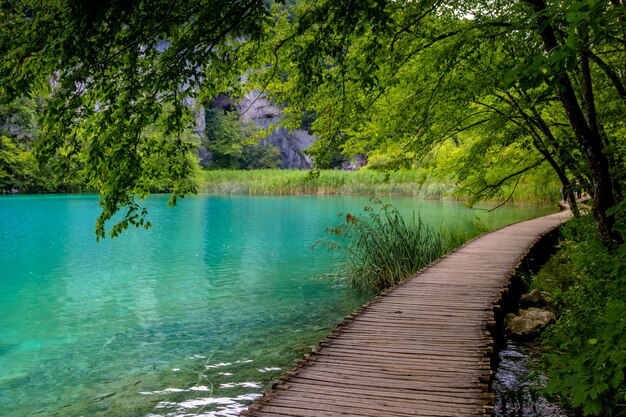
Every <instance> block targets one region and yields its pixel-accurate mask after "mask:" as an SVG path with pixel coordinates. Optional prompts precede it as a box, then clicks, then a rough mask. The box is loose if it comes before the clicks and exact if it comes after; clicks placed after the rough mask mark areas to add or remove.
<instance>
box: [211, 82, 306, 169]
mask: <svg viewBox="0 0 626 417" xmlns="http://www.w3.org/2000/svg"><path fill="white" fill-rule="evenodd" d="M214 104H215V106H216V107H218V108H221V109H224V110H227V111H228V110H231V111H232V110H236V111H237V112H238V113H239V114H240V115H241V117H242V119H243V120H246V121H251V122H254V123H255V124H256V125H257V126H258V127H259V128H261V129H268V128H269V127H270V126H272V125H276V124H277V123H278V122H279V121H280V119H281V118H282V117H283V115H282V113H281V110H280V107H279V106H277V105H276V104H274V103H273V102H272V101H271V100H269V99H268V98H267V97H266V96H265V95H264V94H262V93H259V92H258V91H253V92H250V93H247V94H246V95H245V96H244V97H243V98H242V99H241V100H239V101H235V100H233V99H231V98H230V97H228V96H226V95H224V94H220V95H219V96H217V97H216V98H215V100H214ZM316 139H317V137H316V136H314V135H311V134H310V133H309V132H307V131H306V130H304V129H296V130H289V129H286V128H284V127H282V126H279V127H276V128H274V130H273V131H272V133H270V135H269V136H267V137H266V138H264V139H263V143H264V144H270V145H273V146H275V147H277V148H278V149H279V150H280V155H281V163H280V165H279V166H280V168H286V169H310V168H312V167H313V161H312V160H311V157H310V156H308V155H306V154H305V153H304V151H305V150H306V149H307V148H308V147H309V146H311V145H312V144H313V142H315V140H316Z"/></svg>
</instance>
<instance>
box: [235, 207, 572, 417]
mask: <svg viewBox="0 0 626 417" xmlns="http://www.w3.org/2000/svg"><path fill="white" fill-rule="evenodd" d="M566 219H567V214H566V213H557V214H552V215H549V216H545V217H540V218H538V219H534V220H529V221H525V222H522V223H518V224H514V225H511V226H508V227H505V228H503V229H500V230H498V231H495V232H493V233H489V234H487V235H484V236H482V237H480V238H477V239H475V240H473V241H471V242H469V243H468V244H466V245H464V246H462V247H461V248H459V249H457V250H456V251H454V252H453V253H451V254H450V255H448V256H446V257H444V258H442V259H441V260H439V261H438V262H436V263H435V264H433V265H431V266H430V267H428V268H426V269H424V270H423V271H422V272H420V273H418V274H417V275H416V276H414V277H413V278H412V279H410V280H408V281H406V282H405V283H403V284H401V285H399V286H397V287H395V288H393V289H390V290H388V291H386V292H385V293H383V294H381V295H379V296H377V297H376V298H375V299H374V300H372V302H370V303H369V304H367V305H366V306H364V307H363V308H361V309H360V310H359V311H358V312H357V313H356V314H354V315H353V316H350V317H348V318H347V319H346V320H345V321H344V322H343V323H342V324H341V325H340V326H339V327H338V328H337V329H336V330H335V331H334V332H333V333H332V334H331V335H330V336H329V337H328V338H327V339H326V340H324V341H323V342H321V343H320V346H319V347H318V348H316V349H315V350H314V352H313V353H312V354H310V355H307V357H306V358H305V360H303V361H302V362H301V363H300V364H299V365H298V366H296V368H294V369H293V370H292V371H291V372H290V373H288V374H286V375H285V376H284V377H283V379H282V380H281V381H280V382H278V383H277V384H275V385H274V386H273V389H272V391H270V392H268V393H266V395H265V396H264V397H263V398H261V399H260V400H258V401H257V402H255V403H254V404H253V405H252V406H251V407H250V408H249V410H247V411H244V412H243V413H242V414H241V415H242V416H264V417H278V416H312V417H334V416H368V417H383V416H463V417H467V416H488V415H491V413H492V412H493V394H491V393H489V392H488V382H489V380H490V378H491V366H490V353H491V352H492V344H493V341H492V337H491V335H490V333H489V331H488V330H487V327H488V326H491V325H493V324H495V323H494V308H497V307H494V306H495V305H496V304H497V303H498V300H499V299H500V296H501V294H502V292H503V291H506V287H507V285H508V282H509V279H510V277H511V276H512V274H513V273H514V271H515V269H516V267H517V266H518V265H519V263H520V261H521V260H522V258H523V257H524V255H525V254H526V253H527V252H528V250H529V249H530V248H531V247H532V246H533V245H534V243H536V242H537V241H538V240H539V238H540V236H542V235H543V234H545V233H547V232H548V231H550V230H552V229H553V228H555V227H556V226H558V225H559V224H560V223H562V222H563V221H565V220H566Z"/></svg>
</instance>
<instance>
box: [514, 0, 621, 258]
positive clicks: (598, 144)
mask: <svg viewBox="0 0 626 417" xmlns="http://www.w3.org/2000/svg"><path fill="white" fill-rule="evenodd" d="M524 1H525V2H526V3H527V4H529V5H531V6H532V7H533V10H534V11H535V12H536V13H537V30H538V31H539V34H540V36H541V39H542V41H543V45H544V49H545V50H546V52H550V51H552V50H553V49H555V48H557V47H558V42H557V39H556V36H555V33H554V28H553V27H552V25H551V24H550V22H549V20H548V18H547V17H546V16H545V14H544V13H545V11H546V4H545V2H544V0H524ZM555 76H556V77H557V81H558V84H559V98H560V101H561V103H562V104H563V108H564V109H565V113H566V114H567V117H568V119H569V122H570V125H571V127H572V129H573V130H574V134H575V135H576V138H577V140H578V144H579V147H580V150H581V152H582V154H583V156H584V158H585V161H586V163H587V165H588V167H589V171H590V173H591V176H592V180H593V195H594V200H593V215H594V218H595V220H596V225H597V227H598V232H599V233H600V237H601V239H602V243H603V244H604V245H605V246H606V247H607V248H612V247H614V246H615V245H616V243H618V242H619V241H620V240H621V238H620V236H619V234H617V233H615V232H614V231H613V224H614V223H615V217H614V216H612V215H607V213H606V212H607V210H608V209H609V208H611V207H613V206H615V198H614V196H613V187H612V183H611V174H610V171H609V163H608V160H607V158H606V156H605V155H604V150H603V145H602V140H601V138H600V135H599V134H597V133H595V134H594V132H593V130H592V129H591V127H590V126H589V124H588V123H587V121H586V119H585V114H584V113H583V111H582V109H581V106H580V104H579V102H578V99H577V97H576V93H575V91H574V88H573V86H572V81H571V79H570V77H569V75H568V74H567V73H566V72H561V73H559V74H557V75H555ZM583 88H591V86H590V85H586V86H584V87H583ZM590 93H591V92H590V91H585V92H584V93H583V95H584V96H587V95H590ZM595 123H596V121H595V120H594V124H595Z"/></svg>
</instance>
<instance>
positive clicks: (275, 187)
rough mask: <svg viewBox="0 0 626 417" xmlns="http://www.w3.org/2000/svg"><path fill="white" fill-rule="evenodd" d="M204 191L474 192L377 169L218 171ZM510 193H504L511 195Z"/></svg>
mask: <svg viewBox="0 0 626 417" xmlns="http://www.w3.org/2000/svg"><path fill="white" fill-rule="evenodd" d="M199 183H200V186H199V188H198V189H199V191H200V192H205V193H209V194H220V195H292V194H296V195H297V194H307V195H336V194H356V195H400V196H418V197H424V198H449V199H457V200H467V199H469V197H470V193H469V191H468V190H465V189H462V188H460V187H457V185H456V184H455V183H454V181H453V180H451V179H446V178H435V177H433V176H432V174H431V172H430V171H428V170H426V169H414V170H408V169H407V170H399V171H389V172H382V171H375V170H371V169H370V170H368V169H361V170H358V171H340V170H321V171H298V170H280V169H268V170H249V171H237V170H215V171H204V172H202V174H201V178H200V179H199ZM509 193H510V192H509V191H508V190H504V191H503V193H502V194H503V195H508V194H509ZM558 194H559V186H558V184H556V185H553V186H552V185H550V186H545V185H541V186H539V185H536V184H526V183H523V182H522V183H520V184H519V186H518V188H517V190H516V191H515V193H514V195H513V198H512V201H516V202H520V201H523V202H530V203H547V202H554V201H557V200H558Z"/></svg>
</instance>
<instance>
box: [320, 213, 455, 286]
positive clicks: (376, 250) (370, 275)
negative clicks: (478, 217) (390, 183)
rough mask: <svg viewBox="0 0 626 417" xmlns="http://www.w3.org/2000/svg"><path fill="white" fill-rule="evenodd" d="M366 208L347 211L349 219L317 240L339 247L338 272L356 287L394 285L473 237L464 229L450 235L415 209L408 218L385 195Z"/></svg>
mask: <svg viewBox="0 0 626 417" xmlns="http://www.w3.org/2000/svg"><path fill="white" fill-rule="evenodd" d="M364 212H365V214H364V215H354V214H352V213H345V214H341V216H342V217H343V218H344V221H343V222H342V223H341V224H339V225H338V226H336V227H334V228H330V229H327V233H329V234H330V236H331V237H330V238H328V239H325V240H321V241H318V242H317V243H316V245H319V244H322V245H324V246H325V247H326V248H327V249H328V250H333V251H335V255H336V257H337V260H336V262H335V272H334V273H333V274H332V276H333V277H335V278H338V279H342V280H345V281H346V282H347V283H348V284H349V285H350V286H352V287H356V288H364V289H377V290H381V289H383V288H388V287H390V286H392V285H394V284H397V283H398V282H400V281H401V280H402V279H406V278H408V277H410V276H411V275H412V274H414V273H415V272H417V271H419V270H420V269H421V268H423V267H425V266H426V265H428V264H430V263H431V262H433V261H435V260H436V259H438V258H440V257H441V256H442V255H444V254H445V253H447V252H449V251H450V250H452V249H453V248H455V247H456V246H458V245H460V244H461V243H463V241H464V240H467V238H466V237H465V236H461V235H458V234H449V235H447V236H444V235H442V234H441V233H438V232H437V231H435V230H434V229H432V228H430V227H428V226H426V225H424V224H423V223H422V220H421V219H420V218H419V217H417V218H416V217H415V215H413V218H412V219H411V221H410V222H408V223H407V222H406V221H405V220H404V218H403V216H402V215H401V214H400V213H399V212H398V210H397V209H396V208H395V207H393V206H391V205H389V204H383V203H382V202H380V201H378V202H377V206H375V207H369V206H368V207H365V208H364Z"/></svg>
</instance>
